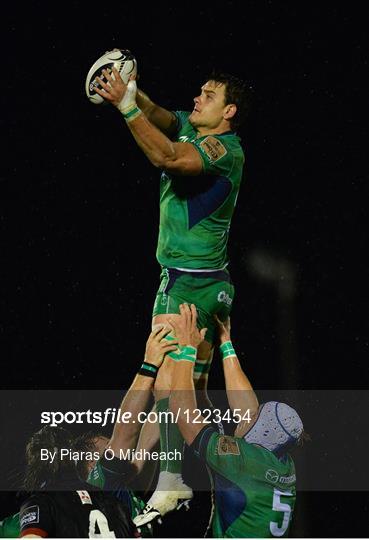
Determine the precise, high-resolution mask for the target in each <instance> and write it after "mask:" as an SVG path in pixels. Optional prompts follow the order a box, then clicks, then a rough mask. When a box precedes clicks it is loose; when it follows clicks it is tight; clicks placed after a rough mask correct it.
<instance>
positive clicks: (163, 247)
mask: <svg viewBox="0 0 369 540" xmlns="http://www.w3.org/2000/svg"><path fill="white" fill-rule="evenodd" d="M174 114H175V115H176V117H177V121H178V132H177V135H176V137H175V140H176V141H177V142H189V143H191V144H193V146H194V147H195V148H196V149H197V150H198V152H199V154H200V157H201V160H202V166H203V171H202V174H200V175H199V176H197V177H195V176H176V175H174V174H170V173H168V172H165V171H164V172H163V173H162V175H161V180H160V227H159V239H158V246H157V252H156V256H157V260H158V261H159V263H160V264H161V265H162V266H166V267H169V268H184V269H187V268H188V269H220V268H224V267H225V266H226V264H227V263H228V257H227V241H228V235H229V228H230V223H231V218H232V215H233V211H234V207H235V204H236V200H237V195H238V191H239V187H240V183H241V179H242V170H243V164H244V161H245V158H244V154H243V150H242V148H241V145H240V138H239V137H238V136H237V135H236V134H235V133H233V132H231V131H229V132H227V133H222V134H221V135H205V136H202V137H198V133H197V131H196V129H195V128H193V127H192V125H191V124H190V122H189V121H188V117H189V115H190V113H189V112H183V111H177V112H175V113H174Z"/></svg>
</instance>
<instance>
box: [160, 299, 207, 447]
mask: <svg viewBox="0 0 369 540" xmlns="http://www.w3.org/2000/svg"><path fill="white" fill-rule="evenodd" d="M179 309H180V315H181V316H180V318H178V319H176V320H175V321H174V320H172V319H170V324H171V325H172V326H173V328H174V331H175V335H176V338H177V340H178V342H179V345H180V349H181V353H180V355H179V357H178V359H177V360H176V366H175V369H174V375H173V385H172V391H171V394H170V398H169V408H170V410H171V411H172V412H173V415H174V418H175V420H176V422H177V423H178V427H179V430H180V432H181V433H182V436H183V438H184V439H185V441H186V443H187V444H188V445H190V444H192V442H193V441H194V439H195V438H196V436H197V434H198V433H199V432H200V431H201V430H202V429H203V427H204V425H206V424H205V421H204V419H203V417H202V416H201V415H200V414H199V412H198V410H197V402H196V394H195V387H194V383H193V370H194V366H195V361H196V353H197V347H198V346H199V344H200V343H201V342H202V341H203V340H204V337H205V333H206V328H203V329H202V330H201V331H199V330H198V328H197V324H196V322H197V311H196V307H195V306H194V305H193V304H191V307H190V306H188V304H181V305H180V306H179Z"/></svg>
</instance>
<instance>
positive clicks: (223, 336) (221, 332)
mask: <svg viewBox="0 0 369 540" xmlns="http://www.w3.org/2000/svg"><path fill="white" fill-rule="evenodd" d="M214 319H215V320H216V323H217V325H218V336H219V341H220V343H221V344H222V343H225V342H226V341H231V319H230V318H229V317H227V319H226V320H225V321H224V322H223V321H221V320H220V319H219V317H218V315H214Z"/></svg>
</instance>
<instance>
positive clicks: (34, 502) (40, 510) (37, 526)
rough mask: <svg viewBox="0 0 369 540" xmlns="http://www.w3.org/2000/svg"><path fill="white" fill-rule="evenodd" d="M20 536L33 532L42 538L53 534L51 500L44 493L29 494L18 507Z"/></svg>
mask: <svg viewBox="0 0 369 540" xmlns="http://www.w3.org/2000/svg"><path fill="white" fill-rule="evenodd" d="M19 525H20V536H21V537H22V536H25V535H26V534H35V535H37V536H42V537H43V538H45V537H47V536H52V535H53V530H54V525H53V521H52V509H51V501H49V500H48V498H47V495H46V494H35V495H31V497H29V499H27V500H26V501H25V502H24V503H23V504H22V507H21V509H20V513H19Z"/></svg>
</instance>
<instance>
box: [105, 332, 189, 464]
mask: <svg viewBox="0 0 369 540" xmlns="http://www.w3.org/2000/svg"><path fill="white" fill-rule="evenodd" d="M170 331H171V328H169V327H158V328H156V329H155V330H154V331H153V332H151V334H150V335H149V337H148V340H147V342H146V351H145V360H144V363H143V364H142V366H141V369H140V371H139V373H138V374H137V375H136V376H135V378H134V380H133V383H132V384H131V387H130V388H129V390H128V392H127V393H126V395H125V396H124V398H123V401H122V404H121V406H120V411H119V418H124V419H126V420H129V421H128V422H127V423H125V422H116V424H115V426H114V431H113V435H112V437H111V439H110V442H109V445H108V446H109V447H110V448H111V449H112V450H113V451H114V453H115V454H116V455H119V452H120V450H123V451H124V450H130V449H133V448H135V446H136V443H137V439H138V436H139V434H140V430H141V427H142V424H143V418H141V417H140V413H142V412H143V411H145V409H146V406H147V404H148V402H149V399H150V396H151V392H152V388H153V385H154V380H155V377H156V374H157V372H158V370H159V368H160V366H161V364H162V362H163V359H164V356H165V355H166V354H168V353H169V352H171V351H174V350H176V349H177V343H178V342H177V341H176V340H175V341H173V340H172V341H167V340H165V339H164V337H165V336H166V335H167V334H168V333H169V332H170Z"/></svg>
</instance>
